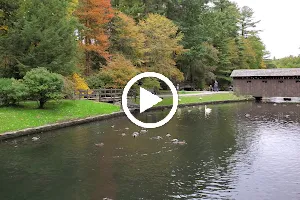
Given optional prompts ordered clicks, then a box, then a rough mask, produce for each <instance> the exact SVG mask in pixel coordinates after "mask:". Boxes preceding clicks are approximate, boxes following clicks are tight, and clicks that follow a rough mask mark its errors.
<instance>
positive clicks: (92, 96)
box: [76, 88, 138, 103]
mask: <svg viewBox="0 0 300 200" xmlns="http://www.w3.org/2000/svg"><path fill="white" fill-rule="evenodd" d="M76 94H77V96H78V99H88V100H95V101H99V102H112V103H115V102H119V101H121V99H122V94H123V89H114V88H108V89H105V88H101V89H93V90H77V92H76ZM137 95H138V94H137V92H136V91H135V90H130V91H129V93H128V98H134V99H135V100H136V98H137Z"/></svg>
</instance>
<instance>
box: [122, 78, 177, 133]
mask: <svg viewBox="0 0 300 200" xmlns="http://www.w3.org/2000/svg"><path fill="white" fill-rule="evenodd" d="M142 78H158V79H160V80H162V81H163V82H165V83H166V84H167V85H168V86H169V88H170V89H171V92H172V96H173V106H172V109H171V111H170V112H169V114H168V115H167V116H166V117H165V118H164V119H162V120H161V121H159V122H156V123H144V122H142V121H140V120H138V119H136V118H135V117H134V116H133V115H132V114H131V112H130V110H129V109H128V104H127V96H128V92H129V90H130V88H131V87H132V86H133V85H134V84H135V83H136V82H137V81H139V80H140V79H142ZM122 107H123V110H124V112H125V114H126V116H127V117H128V118H129V119H130V121H132V122H133V123H134V124H136V125H137V126H140V127H142V128H148V129H151V128H158V127H161V126H163V125H165V124H166V123H168V122H169V121H170V120H171V119H172V118H173V116H174V115H175V113H176V111H177V107H178V94H177V90H176V88H175V86H174V85H173V83H172V82H171V81H170V80H169V79H168V78H167V77H165V76H164V75H162V74H159V73H155V72H145V73H142V74H139V75H137V76H135V77H133V78H132V79H131V80H130V81H129V82H128V83H127V85H126V86H125V88H124V90H123V95H122Z"/></svg>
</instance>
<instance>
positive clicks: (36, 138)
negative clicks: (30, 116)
mask: <svg viewBox="0 0 300 200" xmlns="http://www.w3.org/2000/svg"><path fill="white" fill-rule="evenodd" d="M39 139H40V138H39V137H33V138H32V141H38V140H39Z"/></svg>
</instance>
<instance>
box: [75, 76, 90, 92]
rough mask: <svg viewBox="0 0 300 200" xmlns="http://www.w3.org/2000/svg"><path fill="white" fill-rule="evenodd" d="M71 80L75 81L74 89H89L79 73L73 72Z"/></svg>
mask: <svg viewBox="0 0 300 200" xmlns="http://www.w3.org/2000/svg"><path fill="white" fill-rule="evenodd" d="M73 81H74V83H75V89H76V91H77V90H89V89H90V88H89V86H88V84H87V83H86V82H85V80H84V78H82V77H80V76H79V74H77V73H75V74H73Z"/></svg>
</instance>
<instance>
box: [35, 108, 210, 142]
mask: <svg viewBox="0 0 300 200" xmlns="http://www.w3.org/2000/svg"><path fill="white" fill-rule="evenodd" d="M211 111H212V109H211V108H208V107H207V106H206V105H205V116H207V115H209V114H210V113H211ZM111 127H112V128H114V127H115V125H113V126H111ZM125 130H129V128H125ZM147 132H148V130H145V129H142V130H141V131H140V132H134V133H132V136H133V137H134V138H136V137H138V136H139V135H140V134H145V133H147ZM121 135H122V136H123V137H124V136H126V133H122V134H121ZM166 137H167V138H171V134H169V133H168V134H167V135H166ZM39 139H40V137H33V138H32V141H38V140H39ZM151 139H155V140H161V139H163V137H161V136H156V137H152V138H151ZM170 141H171V142H172V143H173V144H179V145H185V144H187V143H186V141H185V140H183V141H180V140H178V139H176V138H175V139H171V140H170ZM95 145H96V146H98V147H102V146H104V143H100V144H95Z"/></svg>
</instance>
